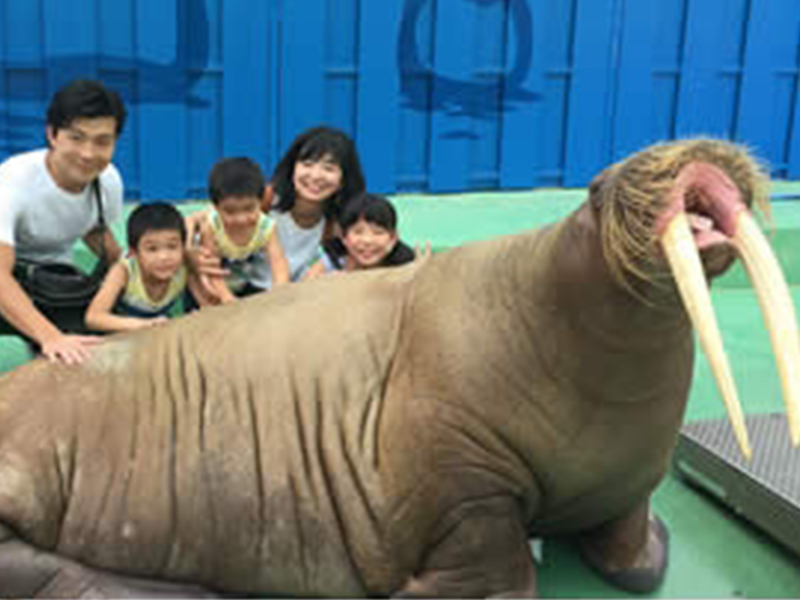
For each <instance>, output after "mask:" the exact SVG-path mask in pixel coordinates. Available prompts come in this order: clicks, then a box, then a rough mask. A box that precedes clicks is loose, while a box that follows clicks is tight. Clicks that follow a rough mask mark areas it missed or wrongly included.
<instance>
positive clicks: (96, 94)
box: [47, 79, 128, 136]
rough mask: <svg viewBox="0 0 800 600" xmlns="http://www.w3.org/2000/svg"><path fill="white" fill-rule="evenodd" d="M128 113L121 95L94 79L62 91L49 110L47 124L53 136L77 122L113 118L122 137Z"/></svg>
mask: <svg viewBox="0 0 800 600" xmlns="http://www.w3.org/2000/svg"><path fill="white" fill-rule="evenodd" d="M127 115H128V113H127V111H126V110H125V105H124V103H123V102H122V98H121V97H120V95H119V94H118V93H117V92H115V91H114V90H110V89H108V88H106V87H105V86H104V85H103V84H102V83H101V82H99V81H95V80H92V79H76V80H75V81H72V82H70V83H68V84H66V85H65V86H63V87H62V88H61V89H59V90H58V91H57V92H56V93H55V94H54V95H53V98H52V99H51V100H50V106H49V107H48V108H47V125H48V126H49V127H50V128H52V130H53V133H56V132H57V131H58V130H59V129H63V128H64V127H69V126H70V125H72V123H73V121H75V119H95V118H98V117H113V118H114V119H115V120H116V122H117V127H116V134H117V136H119V135H120V134H121V133H122V129H123V128H124V127H125V119H126V118H127Z"/></svg>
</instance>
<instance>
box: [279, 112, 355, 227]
mask: <svg viewBox="0 0 800 600" xmlns="http://www.w3.org/2000/svg"><path fill="white" fill-rule="evenodd" d="M328 154H329V155H330V156H331V158H332V159H333V161H334V162H335V163H336V164H338V165H339V167H340V168H341V169H342V187H341V189H340V190H339V191H338V192H337V193H336V194H334V195H333V196H331V197H330V198H329V199H327V200H326V201H325V206H324V214H325V218H326V219H336V218H337V217H338V216H339V214H340V213H341V211H342V209H343V208H344V206H345V205H346V204H347V203H348V202H349V201H350V200H351V199H352V198H354V197H355V196H357V195H359V194H362V193H364V190H365V189H366V183H365V182H364V173H363V171H362V170H361V161H360V160H359V158H358V152H357V151H356V145H355V144H354V143H353V140H352V139H350V137H349V136H348V135H347V134H346V133H344V132H343V131H341V130H340V129H336V128H333V127H327V126H319V127H314V128H312V129H308V130H306V131H305V132H303V133H301V134H300V135H299V136H297V137H296V138H295V140H294V141H293V142H292V145H291V146H290V147H289V149H288V150H287V151H286V154H284V155H283V158H282V159H281V161H280V163H278V166H277V167H275V172H274V174H273V177H272V184H273V188H274V189H275V193H276V194H277V196H278V202H277V204H276V205H275V209H276V210H278V211H280V212H287V211H290V210H291V209H292V208H294V203H295V200H296V197H297V191H296V190H295V189H294V167H295V164H297V162H298V161H303V160H319V159H321V158H323V157H324V156H326V155H328Z"/></svg>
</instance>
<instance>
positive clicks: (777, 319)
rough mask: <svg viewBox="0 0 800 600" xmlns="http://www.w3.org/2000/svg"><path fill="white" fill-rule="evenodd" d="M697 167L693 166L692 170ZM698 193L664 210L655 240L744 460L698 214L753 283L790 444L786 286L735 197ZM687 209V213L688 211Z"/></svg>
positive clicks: (797, 434) (792, 410)
mask: <svg viewBox="0 0 800 600" xmlns="http://www.w3.org/2000/svg"><path fill="white" fill-rule="evenodd" d="M702 168H703V167H696V168H695V170H697V169H702ZM698 172H700V171H698ZM717 175H718V174H714V176H715V177H716V176H717ZM678 179H680V176H679V178H678ZM676 187H678V189H679V192H681V193H682V194H683V192H685V191H686V190H687V189H690V188H689V187H688V186H685V185H683V186H678V185H677V182H676ZM703 194H704V195H703V199H702V201H701V202H698V198H697V197H696V196H695V197H684V198H682V200H681V206H679V208H678V209H677V210H673V211H670V213H671V214H669V218H668V220H667V222H666V225H665V226H664V227H663V229H662V230H661V231H662V233H661V235H660V241H661V246H662V248H663V249H664V254H665V255H666V257H667V262H668V263H669V265H670V269H671V271H672V273H673V276H674V277H675V281H676V284H677V286H678V291H679V293H680V295H681V298H682V300H683V303H684V306H685V307H686V311H687V313H688V314H689V318H690V320H691V321H692V324H693V325H694V327H695V329H696V330H697V333H698V337H699V339H700V344H701V346H702V347H703V351H704V352H705V354H706V356H707V357H708V361H709V364H710V365H711V370H712V372H713V374H714V378H715V379H716V381H717V385H718V387H719V390H720V394H721V395H722V399H723V402H724V403H725V408H726V410H727V412H728V418H729V420H730V422H731V425H732V427H733V430H734V433H735V435H736V440H737V442H738V444H739V448H740V450H741V451H742V454H743V455H744V456H745V457H746V458H748V459H749V458H750V457H751V455H752V450H751V448H750V443H749V440H748V436H747V430H746V428H745V424H744V417H743V415H742V409H741V405H740V404H739V400H738V397H737V393H736V387H735V385H734V383H733V377H732V375H731V370H730V365H729V363H728V359H727V357H726V355H725V351H724V348H723V345H722V337H721V336H720V333H719V327H718V325H717V321H716V317H715V314H714V309H713V306H712V304H711V295H710V293H709V290H708V286H707V283H706V278H705V273H704V272H703V266H702V264H701V261H700V255H699V252H698V245H700V244H701V243H702V239H703V238H702V236H701V235H698V234H697V231H698V229H699V230H703V229H708V227H709V225H708V224H707V223H705V221H704V219H708V220H711V221H712V224H711V227H712V228H713V229H712V231H713V232H719V235H722V236H724V237H725V238H726V239H729V240H730V242H731V243H732V244H733V246H734V247H735V248H736V250H737V252H738V254H739V256H740V257H741V258H742V261H743V262H744V265H745V267H746V269H747V272H748V274H749V276H750V279H751V281H752V282H753V288H754V289H755V292H756V295H757V297H758V299H759V304H760V305H761V309H762V312H763V313H764V319H765V322H766V327H767V330H768V331H769V333H770V339H771V342H772V347H773V351H774V353H775V355H776V359H777V363H778V372H779V375H780V379H781V386H782V389H783V401H784V404H785V405H786V412H787V417H788V420H789V430H790V433H791V438H792V443H793V444H794V445H795V446H797V445H798V443H800V335H798V327H797V320H796V318H795V313H794V305H793V303H792V298H791V295H790V293H789V287H788V286H787V284H786V280H785V279H784V278H783V274H782V272H781V269H780V267H779V265H778V261H777V259H776V258H775V255H774V254H773V253H772V251H771V249H770V247H769V244H768V243H767V241H766V239H765V237H764V235H763V234H762V233H761V231H760V229H759V228H758V225H757V224H756V222H755V219H754V218H753V217H752V215H751V214H750V212H749V211H748V210H747V208H746V207H745V205H744V203H743V202H741V200H738V203H736V202H734V203H732V202H730V201H725V200H718V199H716V198H713V197H711V196H708V195H707V194H706V192H704V193H703ZM683 195H684V196H689V195H688V194H683ZM701 206H702V207H703V209H705V210H706V211H707V212H705V214H704V212H703V210H699V207H701ZM673 208H674V207H673ZM691 210H693V212H692V213H689V211H691ZM692 222H694V226H693V225H692ZM693 229H694V231H693ZM701 233H702V231H701Z"/></svg>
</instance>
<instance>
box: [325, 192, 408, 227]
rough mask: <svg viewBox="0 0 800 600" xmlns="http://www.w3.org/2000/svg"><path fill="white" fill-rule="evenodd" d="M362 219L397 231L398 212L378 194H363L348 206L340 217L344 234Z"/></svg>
mask: <svg viewBox="0 0 800 600" xmlns="http://www.w3.org/2000/svg"><path fill="white" fill-rule="evenodd" d="M361 219H364V220H365V221H366V222H367V223H372V224H374V225H378V226H379V227H383V228H384V229H388V230H389V231H395V230H396V229H397V211H396V210H395V209H394V206H392V203H391V202H389V200H388V199H386V198H385V197H383V196H378V195H377V194H361V195H360V196H357V197H356V198H353V200H351V201H350V202H349V203H348V204H347V206H346V207H345V208H344V210H343V211H342V214H341V215H340V216H339V227H341V228H342V233H343V234H344V233H347V230H348V229H350V228H351V227H352V226H353V225H355V224H356V223H357V222H358V221H359V220H361Z"/></svg>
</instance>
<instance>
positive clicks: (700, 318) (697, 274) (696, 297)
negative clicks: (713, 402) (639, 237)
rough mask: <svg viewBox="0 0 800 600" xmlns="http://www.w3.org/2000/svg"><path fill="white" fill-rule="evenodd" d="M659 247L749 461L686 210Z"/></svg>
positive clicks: (674, 220) (744, 430)
mask: <svg viewBox="0 0 800 600" xmlns="http://www.w3.org/2000/svg"><path fill="white" fill-rule="evenodd" d="M661 246H662V248H663V250H664V254H665V256H666V258H667V262H668V263H669V266H670V269H671V271H672V273H673V276H674V277H675V282H676V284H677V286H678V292H679V293H680V296H681V299H682V300H683V304H684V306H685V307H686V312H688V313H689V318H690V320H691V322H692V325H693V326H694V328H695V330H696V331H697V335H698V337H699V339H700V345H701V346H702V347H703V351H704V352H705V354H706V357H707V358H708V362H709V364H710V365H711V371H712V373H713V374H714V378H715V380H716V382H717V386H718V387H719V391H720V394H721V395H722V401H723V403H724V404H725V409H726V410H727V412H728V419H729V420H730V422H731V426H732V427H733V432H734V434H735V436H736V441H737V443H738V444H739V449H740V450H741V452H742V455H744V457H745V458H746V459H747V460H750V457H751V456H752V454H753V452H752V449H751V447H750V441H749V438H748V435H747V428H746V426H745V422H744V415H743V414H742V407H741V404H740V403H739V399H738V395H737V392H736V385H735V384H734V381H733V375H732V374H731V368H730V363H729V362H728V358H727V356H726V355H725V349H724V347H723V345H722V337H721V336H720V332H719V326H718V325H717V318H716V315H715V313H714V307H713V306H712V304H711V294H710V293H709V291H708V285H707V283H706V276H705V272H704V271H703V265H702V262H701V260H700V255H699V253H698V251H697V247H696V245H695V241H694V237H693V236H692V231H691V228H690V227H689V221H688V219H687V217H686V213H685V212H683V211H681V212H678V213H676V214H675V215H674V216H673V217H672V219H670V221H669V222H668V223H667V225H666V227H665V229H664V233H663V235H662V237H661Z"/></svg>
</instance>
